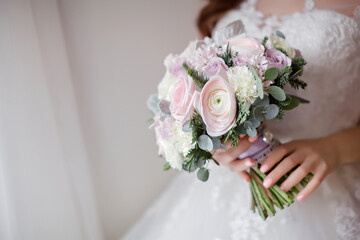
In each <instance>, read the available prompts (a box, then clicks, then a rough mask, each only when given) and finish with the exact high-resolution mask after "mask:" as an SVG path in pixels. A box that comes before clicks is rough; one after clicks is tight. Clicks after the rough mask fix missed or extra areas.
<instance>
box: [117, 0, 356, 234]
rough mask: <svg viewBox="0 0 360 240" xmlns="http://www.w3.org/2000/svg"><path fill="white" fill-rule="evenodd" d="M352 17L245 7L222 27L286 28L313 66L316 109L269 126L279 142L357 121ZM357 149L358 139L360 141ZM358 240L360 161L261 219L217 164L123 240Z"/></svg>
mask: <svg viewBox="0 0 360 240" xmlns="http://www.w3.org/2000/svg"><path fill="white" fill-rule="evenodd" d="M354 15H355V17H354V18H350V17H347V16H345V15H341V14H339V13H336V12H333V11H330V10H320V9H316V8H314V4H313V2H312V1H306V7H305V9H304V10H303V11H301V12H297V13H295V14H291V15H287V16H284V17H281V19H279V18H278V17H276V16H272V17H269V18H266V19H264V18H263V15H262V13H260V12H258V11H257V10H256V9H255V1H248V2H246V3H243V4H242V5H241V7H239V8H238V9H235V10H233V11H231V12H229V13H228V14H227V15H226V16H225V17H224V18H223V19H222V20H221V21H220V22H219V23H218V25H217V27H222V26H225V25H227V24H228V23H230V22H232V21H234V20H237V19H241V20H242V21H243V22H244V25H245V28H246V31H247V33H248V34H250V35H252V36H256V37H258V38H262V37H263V36H264V35H269V34H270V33H272V32H273V31H274V30H276V29H279V30H280V31H282V32H283V33H284V34H285V36H286V37H287V40H288V41H289V42H290V44H291V45H292V46H293V47H295V48H298V49H300V50H301V52H302V54H303V56H304V58H305V59H306V60H307V61H308V64H307V65H306V68H305V71H304V74H303V77H302V78H303V79H304V80H306V81H307V83H308V87H307V89H306V90H305V91H303V92H302V93H301V96H304V97H305V98H307V99H309V100H310V101H311V104H308V105H302V106H300V107H299V108H297V109H296V110H294V111H291V112H289V113H287V115H286V117H285V119H284V121H283V122H281V123H279V122H274V123H269V128H270V129H271V130H272V132H273V133H274V134H275V135H276V137H277V138H278V139H280V140H281V141H283V142H287V141H290V140H293V139H300V138H316V137H321V136H327V135H329V134H331V133H334V132H336V131H339V130H342V129H346V128H349V127H353V126H355V125H356V124H357V123H358V122H359V119H360V106H359V104H360V92H359V91H360V7H357V8H356V10H355V12H354ZM359 147H360V140H359ZM145 239H149V240H192V239H194V240H195V239H196V240H240V239H246V240H253V239H280V240H281V239H301V240H303V239H346V240H352V239H360V164H352V165H348V166H343V167H340V168H339V169H337V170H336V172H334V173H332V174H330V175H329V176H327V178H326V179H325V180H324V181H323V183H322V184H321V186H320V187H319V188H318V189H317V190H316V191H315V192H314V193H313V194H312V195H311V196H310V197H309V198H307V199H306V200H304V201H302V202H295V203H294V204H293V205H292V206H290V207H289V208H285V209H284V210H282V211H278V212H277V214H276V216H275V217H272V218H269V219H268V220H266V221H263V220H262V219H261V218H260V217H259V216H258V214H253V213H252V212H251V211H250V191H249V186H248V184H247V183H246V182H245V181H243V180H241V179H240V178H239V177H237V176H236V174H234V173H233V172H231V171H230V170H228V169H227V168H225V167H217V166H213V167H212V171H211V176H210V179H209V181H208V182H206V183H203V182H200V181H198V180H197V178H196V176H195V175H194V174H188V173H180V174H179V176H177V177H176V178H175V180H174V181H173V182H172V183H171V185H170V186H169V187H168V189H167V190H166V191H165V192H164V193H163V195H162V196H161V197H160V198H159V199H158V200H157V201H156V203H155V204H154V205H153V206H152V207H151V208H150V209H149V210H148V211H147V212H146V213H145V214H144V216H143V218H142V219H141V220H140V221H139V222H138V223H137V224H136V226H135V227H134V228H133V229H132V230H131V231H130V232H129V233H128V234H127V235H126V236H125V238H124V240H145Z"/></svg>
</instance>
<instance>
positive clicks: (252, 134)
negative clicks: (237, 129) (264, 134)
mask: <svg viewBox="0 0 360 240" xmlns="http://www.w3.org/2000/svg"><path fill="white" fill-rule="evenodd" d="M246 133H247V135H249V137H255V136H256V135H257V131H256V128H248V129H246Z"/></svg>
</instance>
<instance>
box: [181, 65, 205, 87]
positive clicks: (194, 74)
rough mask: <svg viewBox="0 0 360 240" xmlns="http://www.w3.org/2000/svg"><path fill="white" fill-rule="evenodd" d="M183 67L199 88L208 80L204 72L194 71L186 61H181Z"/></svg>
mask: <svg viewBox="0 0 360 240" xmlns="http://www.w3.org/2000/svg"><path fill="white" fill-rule="evenodd" d="M183 67H184V68H185V70H186V71H187V74H188V75H189V76H190V77H191V78H192V79H193V80H194V83H195V84H196V86H198V87H199V88H203V87H204V86H205V84H206V82H207V81H208V80H209V79H208V78H207V77H206V76H204V74H202V73H200V72H198V71H196V70H195V69H192V68H190V67H189V66H188V65H187V63H186V62H184V63H183Z"/></svg>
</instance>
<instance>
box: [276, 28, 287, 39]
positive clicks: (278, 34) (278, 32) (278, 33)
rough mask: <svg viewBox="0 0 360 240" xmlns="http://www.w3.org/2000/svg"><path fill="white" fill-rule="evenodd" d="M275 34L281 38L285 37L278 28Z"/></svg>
mask: <svg viewBox="0 0 360 240" xmlns="http://www.w3.org/2000/svg"><path fill="white" fill-rule="evenodd" d="M275 34H276V35H277V36H278V37H281V38H283V39H285V35H284V34H283V33H282V32H280V31H279V30H278V31H276V32H275Z"/></svg>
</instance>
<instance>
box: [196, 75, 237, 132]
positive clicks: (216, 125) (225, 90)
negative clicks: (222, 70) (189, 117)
mask: <svg viewBox="0 0 360 240" xmlns="http://www.w3.org/2000/svg"><path fill="white" fill-rule="evenodd" d="M236 107H237V106H236V99H235V93H234V90H233V89H232V88H231V86H230V84H229V83H228V81H227V80H225V79H224V78H222V77H221V76H213V77H211V78H210V80H209V81H208V82H207V83H206V84H205V86H204V87H203V89H202V91H201V93H200V99H199V101H198V102H197V109H198V111H199V113H200V115H201V117H202V118H203V120H204V123H205V125H206V130H207V133H208V134H209V135H210V136H212V137H218V136H221V135H224V134H225V133H226V132H228V131H229V130H230V129H231V128H232V127H233V125H234V123H235V115H236Z"/></svg>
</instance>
